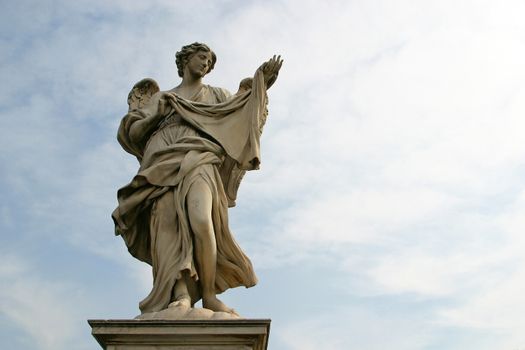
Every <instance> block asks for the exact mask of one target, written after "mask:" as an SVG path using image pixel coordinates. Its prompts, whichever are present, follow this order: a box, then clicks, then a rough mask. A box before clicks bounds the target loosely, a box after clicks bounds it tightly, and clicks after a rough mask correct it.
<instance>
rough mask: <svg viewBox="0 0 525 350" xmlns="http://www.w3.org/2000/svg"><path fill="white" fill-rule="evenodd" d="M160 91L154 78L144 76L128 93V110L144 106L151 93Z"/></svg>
mask: <svg viewBox="0 0 525 350" xmlns="http://www.w3.org/2000/svg"><path fill="white" fill-rule="evenodd" d="M158 92H160V88H159V84H157V82H156V81H155V80H154V79H151V78H144V79H142V80H141V81H139V82H138V83H136V84H135V85H133V88H132V89H131V91H130V92H129V94H128V106H129V111H132V110H134V109H139V108H142V107H144V105H145V104H146V103H148V101H149V100H150V99H151V97H152V96H153V95H155V94H156V93H158Z"/></svg>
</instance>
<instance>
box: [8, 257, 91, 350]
mask: <svg viewBox="0 0 525 350" xmlns="http://www.w3.org/2000/svg"><path fill="white" fill-rule="evenodd" d="M2 261H3V265H2V268H1V269H0V280H1V281H2V288H1V289H0V312H1V313H2V314H3V315H5V316H6V317H7V318H8V319H9V320H10V321H11V322H13V323H14V324H15V325H17V326H19V327H20V328H21V329H23V330H24V332H26V333H27V334H28V335H29V336H30V337H31V343H33V344H35V345H37V346H38V348H39V349H62V348H64V349H65V348H66V347H67V346H71V345H73V344H74V340H75V337H78V335H79V334H81V333H82V329H80V327H79V326H80V324H79V323H78V322H77V320H78V318H79V315H78V314H77V308H76V306H75V304H74V302H73V301H74V300H76V301H77V302H78V301H80V300H82V295H80V294H79V290H78V289H77V288H76V287H74V286H72V285H68V284H67V283H64V282H61V281H53V280H50V279H46V278H44V277H41V276H38V275H35V274H34V273H33V272H32V270H34V268H33V267H32V266H30V265H28V264H27V263H25V262H24V261H23V260H21V259H19V258H18V257H16V256H13V255H5V254H3V255H2Z"/></svg>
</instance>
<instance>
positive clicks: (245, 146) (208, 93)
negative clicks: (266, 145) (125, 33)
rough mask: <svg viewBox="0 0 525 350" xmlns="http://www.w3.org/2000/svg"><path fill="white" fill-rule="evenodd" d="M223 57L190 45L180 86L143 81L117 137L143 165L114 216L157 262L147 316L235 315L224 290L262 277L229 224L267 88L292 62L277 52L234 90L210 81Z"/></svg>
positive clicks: (183, 54) (135, 245)
mask: <svg viewBox="0 0 525 350" xmlns="http://www.w3.org/2000/svg"><path fill="white" fill-rule="evenodd" d="M215 62H216V56H215V53H214V52H213V51H212V50H211V49H210V48H209V47H208V46H207V45H205V44H201V43H193V44H190V45H186V46H183V47H182V49H181V51H179V52H177V54H176V64H177V69H178V75H179V76H180V77H181V78H182V81H181V83H180V84H179V85H177V86H176V87H174V88H173V89H171V90H167V91H160V89H159V86H158V85H157V83H156V82H155V81H154V80H153V79H143V80H141V81H140V82H138V83H137V84H135V86H134V87H133V89H132V90H131V92H130V93H129V96H128V105H129V110H128V113H127V114H126V115H125V116H124V118H123V119H122V121H121V124H120V127H119V130H118V136H117V138H118V141H119V143H120V144H121V145H122V147H123V148H124V150H126V151H127V152H129V153H131V154H132V155H134V156H135V157H136V158H137V159H138V161H139V163H140V168H139V170H138V173H137V175H135V177H134V178H133V179H132V181H131V182H130V183H129V184H128V185H126V186H124V187H123V188H121V189H120V190H119V191H118V194H117V196H118V207H117V208H116V209H115V211H114V212H113V214H112V218H113V220H114V222H115V232H116V234H117V235H120V236H122V238H123V239H124V241H125V243H126V245H127V248H128V250H129V252H130V253H131V254H132V255H133V256H134V257H135V258H137V259H139V260H141V261H144V262H146V263H148V264H150V265H151V266H152V270H153V288H152V290H151V292H150V294H149V295H148V296H147V297H146V298H145V299H144V300H143V301H142V302H140V304H139V307H140V310H141V315H140V316H139V317H138V318H185V317H186V318H188V317H190V318H191V317H192V316H191V315H193V317H203V315H207V316H206V317H209V318H228V317H232V318H235V317H238V315H237V313H236V312H235V311H234V310H233V309H232V308H230V307H228V306H226V305H225V304H224V303H223V302H222V301H220V300H219V299H218V298H217V294H220V293H222V292H223V291H225V290H226V289H228V288H234V287H238V286H245V287H251V286H253V285H255V284H256V283H257V278H256V276H255V273H254V271H253V267H252V263H251V262H250V259H249V258H248V257H247V256H246V255H245V254H244V252H243V251H242V250H241V248H240V247H239V245H238V244H237V243H236V241H235V239H234V238H233V235H232V233H231V231H230V228H229V225H228V207H232V206H234V205H235V199H236V197H237V190H238V187H239V184H240V182H241V180H242V177H243V175H244V173H245V172H246V171H247V170H254V169H258V168H259V163H260V156H259V154H260V152H259V137H260V135H261V132H262V127H263V125H264V123H265V121H266V115H267V109H266V105H267V95H266V90H267V89H268V88H269V87H270V86H271V85H272V84H273V83H274V82H275V80H276V78H277V75H278V73H279V70H280V68H281V65H282V63H283V61H282V59H281V58H280V56H273V57H272V58H271V59H270V60H268V61H267V62H265V63H263V64H262V65H261V66H260V67H259V68H258V69H257V70H256V72H255V75H254V76H253V77H252V78H246V79H243V80H242V81H241V83H240V86H239V91H237V93H236V94H234V95H231V94H230V93H229V92H228V91H227V90H225V89H223V88H218V87H213V86H209V85H205V84H203V82H202V79H203V78H204V76H205V75H206V74H208V73H209V72H210V71H211V70H212V69H213V68H214V66H215ZM201 299H202V304H203V309H201V311H200V312H197V311H195V309H194V304H195V303H196V302H197V301H199V300H201ZM202 310H204V311H202Z"/></svg>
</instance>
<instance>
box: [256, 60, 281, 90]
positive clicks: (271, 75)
mask: <svg viewBox="0 0 525 350" xmlns="http://www.w3.org/2000/svg"><path fill="white" fill-rule="evenodd" d="M282 65H283V60H282V59H281V55H279V56H276V55H273V57H272V58H270V59H269V60H268V61H266V62H264V63H263V64H262V65H261V66H260V67H259V69H260V70H261V71H262V73H263V75H264V82H265V83H266V86H267V88H269V87H270V86H272V85H273V83H275V80H277V76H278V75H279V70H280V69H281V66H282Z"/></svg>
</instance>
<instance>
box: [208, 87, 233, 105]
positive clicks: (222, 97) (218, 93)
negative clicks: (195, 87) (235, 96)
mask: <svg viewBox="0 0 525 350" xmlns="http://www.w3.org/2000/svg"><path fill="white" fill-rule="evenodd" d="M206 88H207V89H209V91H210V92H211V93H212V94H213V95H214V96H215V98H216V99H217V101H218V102H224V101H226V100H227V99H229V98H230V97H231V96H232V94H231V93H230V92H229V91H228V90H226V89H225V88H221V87H216V86H210V85H206Z"/></svg>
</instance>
